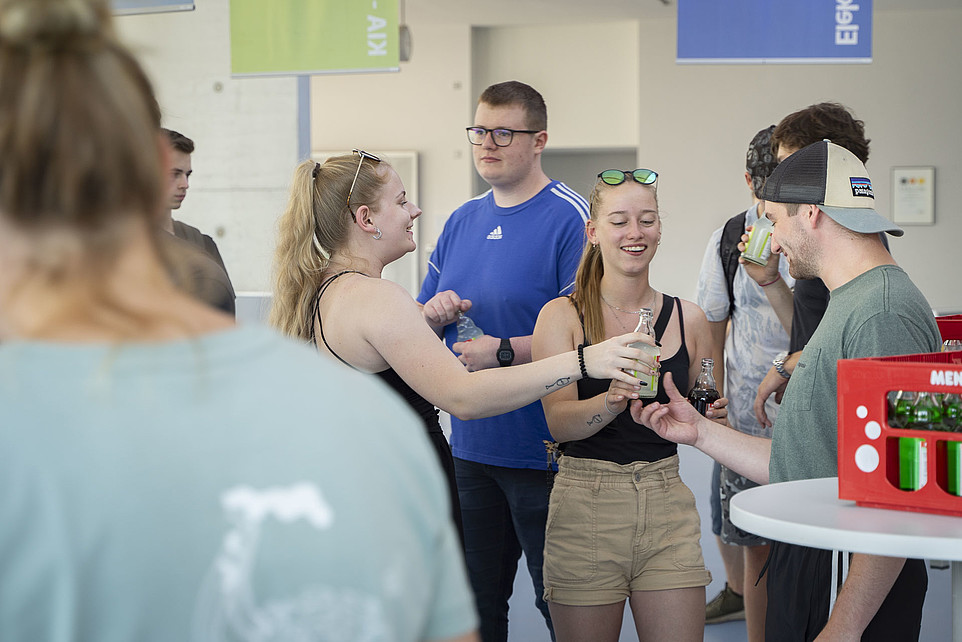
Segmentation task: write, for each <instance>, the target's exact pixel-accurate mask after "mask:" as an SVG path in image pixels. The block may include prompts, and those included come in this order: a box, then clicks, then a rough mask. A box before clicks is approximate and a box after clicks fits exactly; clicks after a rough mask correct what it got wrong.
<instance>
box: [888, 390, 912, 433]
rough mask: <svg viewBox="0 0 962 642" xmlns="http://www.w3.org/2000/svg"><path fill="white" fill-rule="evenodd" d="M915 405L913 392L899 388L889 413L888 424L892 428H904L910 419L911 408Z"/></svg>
mask: <svg viewBox="0 0 962 642" xmlns="http://www.w3.org/2000/svg"><path fill="white" fill-rule="evenodd" d="M914 407H915V393H914V392H910V391H907V390H899V391H898V392H897V393H896V395H895V406H894V408H893V410H892V414H891V415H889V425H890V426H892V427H894V428H905V427H907V426H908V425H909V423H911V421H912V408H914Z"/></svg>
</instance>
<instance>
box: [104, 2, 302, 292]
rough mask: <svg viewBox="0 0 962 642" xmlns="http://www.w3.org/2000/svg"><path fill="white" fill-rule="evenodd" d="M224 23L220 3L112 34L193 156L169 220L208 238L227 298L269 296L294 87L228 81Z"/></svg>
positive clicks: (123, 20) (133, 23)
mask: <svg viewBox="0 0 962 642" xmlns="http://www.w3.org/2000/svg"><path fill="white" fill-rule="evenodd" d="M228 15H229V14H228V0H202V1H201V2H197V3H196V9H195V10H194V11H187V12H175V13H159V14H147V15H134V16H122V17H119V18H118V19H117V26H118V31H119V32H120V35H121V37H122V38H124V39H125V41H127V42H128V43H129V44H130V45H132V47H133V49H134V50H135V51H136V52H137V53H138V55H139V57H140V60H141V62H142V63H143V64H144V65H145V67H146V68H147V72H148V74H149V75H150V76H151V79H152V81H153V83H154V87H155V90H156V92H157V98H158V100H159V101H160V106H161V110H162V111H163V119H164V125H165V126H166V127H169V128H171V129H176V130H177V131H179V132H181V133H182V134H184V135H185V136H188V137H189V138H192V139H193V140H194V142H195V143H196V146H197V148H196V151H195V152H194V154H193V155H192V158H191V161H192V165H193V170H194V174H193V176H192V177H191V185H190V189H189V191H188V194H187V199H186V200H185V201H184V205H183V206H182V207H181V208H180V209H179V210H177V211H175V212H174V218H177V219H180V220H183V221H185V222H187V223H190V224H192V225H195V226H197V227H199V228H200V229H201V230H203V231H204V232H206V233H208V234H210V235H211V236H213V237H214V240H215V241H216V242H217V245H218V247H219V248H220V252H221V255H222V256H223V258H224V263H225V264H226V266H227V271H228V273H229V274H230V277H231V280H232V281H233V283H234V289H235V290H238V291H242V290H267V289H269V288H270V265H271V260H272V257H273V250H274V247H273V246H274V235H275V221H276V219H277V217H278V216H279V215H280V213H281V212H282V211H283V208H284V205H285V204H286V202H287V188H288V184H289V182H290V177H291V172H292V170H293V168H294V165H295V164H296V163H297V161H298V158H297V122H298V120H297V119H298V110H297V81H296V79H294V78H244V79H232V78H231V77H230V44H229V43H230V34H229V23H228Z"/></svg>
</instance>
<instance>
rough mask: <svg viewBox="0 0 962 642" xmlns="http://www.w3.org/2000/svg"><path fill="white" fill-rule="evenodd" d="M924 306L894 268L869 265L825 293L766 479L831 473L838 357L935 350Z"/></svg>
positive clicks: (937, 340)
mask: <svg viewBox="0 0 962 642" xmlns="http://www.w3.org/2000/svg"><path fill="white" fill-rule="evenodd" d="M941 343H942V339H941V336H940V334H939V329H938V325H937V324H936V322H935V318H934V317H933V315H932V308H931V306H929V303H928V301H926V300H925V297H924V296H923V295H922V293H921V292H920V291H919V289H918V288H917V287H915V284H914V283H912V281H911V280H910V279H909V277H908V275H907V274H906V273H905V271H903V270H902V268H900V267H898V266H895V265H882V266H879V267H875V268H872V269H871V270H869V271H868V272H865V273H864V274H861V275H859V276H857V277H855V278H854V279H852V280H851V281H849V282H848V283H846V284H845V285H842V286H840V287H838V288H836V289H835V290H832V292H831V299H830V301H829V304H828V309H827V310H826V311H825V316H824V317H822V321H821V323H819V326H818V330H816V331H815V334H814V335H813V336H812V339H811V340H810V341H809V342H808V345H806V346H805V349H804V350H803V351H802V356H801V359H800V360H799V362H798V365H797V366H796V367H795V370H794V372H793V373H792V378H791V380H790V381H789V382H788V387H787V388H786V390H785V396H784V398H783V399H782V407H781V410H780V412H779V415H778V419H777V420H776V422H775V428H774V431H773V441H772V456H771V460H770V462H769V478H770V481H771V482H773V483H774V482H782V481H791V480H795V479H814V478H816V477H834V476H836V475H838V380H837V369H836V368H837V363H838V360H839V359H857V358H862V357H885V356H891V355H900V354H915V353H920V352H936V351H938V350H939V348H940V346H941Z"/></svg>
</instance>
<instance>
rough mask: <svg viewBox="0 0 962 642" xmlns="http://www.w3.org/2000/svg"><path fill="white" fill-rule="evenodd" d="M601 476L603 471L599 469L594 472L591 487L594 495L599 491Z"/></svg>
mask: <svg viewBox="0 0 962 642" xmlns="http://www.w3.org/2000/svg"><path fill="white" fill-rule="evenodd" d="M602 477H604V472H601V471H599V472H597V473H595V484H594V487H593V488H592V489H591V490H592V491H593V492H594V494H595V495H597V494H599V493H600V492H601V479H602Z"/></svg>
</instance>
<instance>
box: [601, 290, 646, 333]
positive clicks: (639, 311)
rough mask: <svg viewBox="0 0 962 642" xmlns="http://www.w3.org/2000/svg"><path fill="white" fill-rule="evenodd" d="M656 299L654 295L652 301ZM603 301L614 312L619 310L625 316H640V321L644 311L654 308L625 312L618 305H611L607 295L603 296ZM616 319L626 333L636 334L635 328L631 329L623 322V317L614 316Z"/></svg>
mask: <svg viewBox="0 0 962 642" xmlns="http://www.w3.org/2000/svg"><path fill="white" fill-rule="evenodd" d="M654 298H655V297H654V295H652V301H654ZM601 300H602V301H604V302H605V305H607V306H608V307H609V308H611V309H612V310H617V311H618V312H624V313H625V314H635V315H638V317H639V319H640V318H641V312H642V310H648V309H652V308H641V309H639V310H625V309H624V308H619V307H618V306H617V305H615V304H613V303H611V302H610V301H609V300H608V299H606V298H605V295H603V294H602V295H601ZM614 317H615V320H616V321H617V322H618V325H620V326H621V327H622V329H623V330H624V331H625V332H634V329H633V328H629V327H628V326H627V325H625V322H624V321H622V320H621V317H619V316H618V315H617V314H616V315H614Z"/></svg>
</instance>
